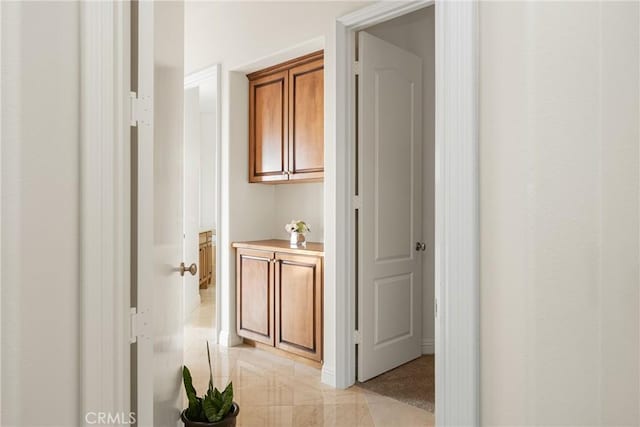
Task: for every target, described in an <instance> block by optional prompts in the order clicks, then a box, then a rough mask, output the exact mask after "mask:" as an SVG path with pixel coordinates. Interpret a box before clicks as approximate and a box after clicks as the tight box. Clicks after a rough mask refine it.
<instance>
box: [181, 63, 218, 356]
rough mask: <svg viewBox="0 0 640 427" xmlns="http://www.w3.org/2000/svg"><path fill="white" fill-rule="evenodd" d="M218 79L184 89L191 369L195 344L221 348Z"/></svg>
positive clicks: (192, 82)
mask: <svg viewBox="0 0 640 427" xmlns="http://www.w3.org/2000/svg"><path fill="white" fill-rule="evenodd" d="M218 76H219V73H218V66H213V67H210V68H207V69H205V70H202V71H200V72H197V73H194V74H192V75H189V76H187V77H186V78H185V84H184V144H183V151H184V152H183V162H184V165H183V175H184V179H183V197H184V203H183V218H184V233H183V238H184V244H183V259H185V260H197V264H196V265H197V272H196V274H185V276H184V279H183V280H184V283H183V289H184V298H183V305H184V322H185V330H184V338H185V353H184V357H185V363H186V364H187V365H188V364H189V362H190V360H188V359H189V357H190V355H193V354H194V353H193V352H189V351H187V350H188V349H189V348H190V346H189V343H190V342H198V343H202V342H204V341H208V342H210V343H212V344H215V343H217V342H218V331H219V326H218V325H219V311H220V310H219V308H218V307H217V303H218V301H220V298H219V295H220V292H219V286H218V284H219V277H220V274H219V268H218V266H219V265H220V263H219V262H218V260H217V258H218V251H217V250H216V249H217V246H218V245H217V242H218V231H217V230H218V224H219V221H218V218H219V214H218V213H219V201H218V200H219V194H220V192H219V181H220V179H219V171H220V168H219V166H218V165H219V157H220V156H219V145H220V144H219V140H220V138H219V135H220V131H219V129H220V107H219V77H218ZM203 349H204V347H203ZM197 354H200V353H199V352H198V353H197Z"/></svg>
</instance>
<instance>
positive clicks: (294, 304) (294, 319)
mask: <svg viewBox="0 0 640 427" xmlns="http://www.w3.org/2000/svg"><path fill="white" fill-rule="evenodd" d="M275 249H277V248H275ZM322 261H323V257H322V256H321V255H317V256H316V255H313V254H311V255H310V254H296V253H290V252H279V251H277V250H274V251H268V250H256V249H249V248H237V255H236V262H237V266H236V269H237V312H238V318H237V321H238V327H237V329H238V335H240V336H241V337H244V338H248V339H250V340H254V341H257V342H260V343H263V344H268V345H271V346H274V347H276V348H279V349H281V350H284V351H287V352H290V353H293V354H296V355H298V356H302V357H306V358H308V359H312V360H315V361H322V340H323V336H322V335H323V315H322V314H323V313H322V309H323V305H322V297H323V274H322V268H323V262H322Z"/></svg>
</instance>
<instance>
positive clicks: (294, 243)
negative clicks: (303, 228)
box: [289, 231, 307, 248]
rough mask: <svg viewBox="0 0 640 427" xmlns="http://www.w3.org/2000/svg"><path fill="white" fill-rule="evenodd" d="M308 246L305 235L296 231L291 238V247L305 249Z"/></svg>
mask: <svg viewBox="0 0 640 427" xmlns="http://www.w3.org/2000/svg"><path fill="white" fill-rule="evenodd" d="M306 245H307V242H306V240H305V237H304V233H298V232H296V231H294V232H292V233H291V238H290V239H289V246H291V247H292V248H297V247H300V246H302V247H304V246H306Z"/></svg>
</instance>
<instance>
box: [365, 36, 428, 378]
mask: <svg viewBox="0 0 640 427" xmlns="http://www.w3.org/2000/svg"><path fill="white" fill-rule="evenodd" d="M358 46H359V47H358V49H359V62H360V76H359V83H358V103H359V109H358V111H359V117H358V123H359V125H358V126H359V155H360V159H359V161H360V167H359V171H360V177H359V194H360V196H361V201H362V209H361V210H360V212H359V239H358V240H359V248H360V249H359V251H358V253H359V282H358V304H359V310H358V313H359V319H358V329H359V331H360V336H361V343H360V347H359V349H358V380H359V381H366V380H368V379H370V378H372V377H375V376H377V375H379V374H381V373H383V372H385V371H388V370H390V369H392V368H395V367H396V366H398V365H401V364H403V363H406V362H408V361H410V360H412V359H415V358H417V357H419V356H420V354H421V346H420V344H421V337H422V308H421V307H422V254H423V251H422V250H420V249H419V248H416V243H418V242H422V131H421V129H422V60H421V59H420V58H419V57H417V56H415V55H413V54H411V53H409V52H406V51H404V50H402V49H400V48H398V47H396V46H394V45H391V44H389V43H387V42H385V41H383V40H380V39H378V38H376V37H374V36H372V35H370V34H368V33H366V32H364V31H361V32H360V33H359V45H358Z"/></svg>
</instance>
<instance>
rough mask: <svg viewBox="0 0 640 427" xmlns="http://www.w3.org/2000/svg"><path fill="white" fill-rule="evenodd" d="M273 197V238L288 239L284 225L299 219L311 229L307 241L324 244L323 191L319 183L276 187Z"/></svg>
mask: <svg viewBox="0 0 640 427" xmlns="http://www.w3.org/2000/svg"><path fill="white" fill-rule="evenodd" d="M273 196H274V210H273V214H274V215H273V216H274V218H273V224H272V229H271V235H272V237H273V238H276V239H289V234H288V233H287V232H286V231H285V229H284V225H285V224H286V223H288V222H289V221H291V220H292V219H301V220H303V221H306V222H307V224H309V226H310V227H311V231H310V232H309V233H307V236H306V237H307V240H308V241H310V242H324V191H323V184H322V183H321V182H314V183H306V184H290V185H278V186H276V187H275V188H274V194H273Z"/></svg>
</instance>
